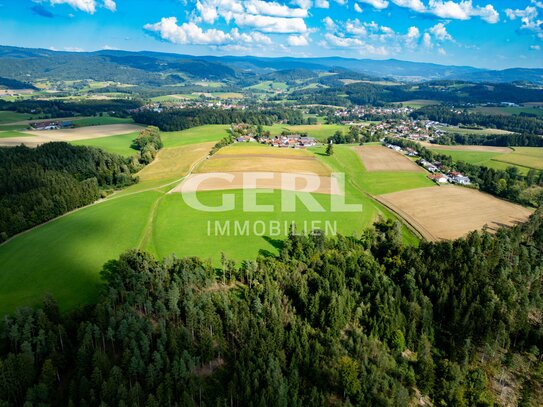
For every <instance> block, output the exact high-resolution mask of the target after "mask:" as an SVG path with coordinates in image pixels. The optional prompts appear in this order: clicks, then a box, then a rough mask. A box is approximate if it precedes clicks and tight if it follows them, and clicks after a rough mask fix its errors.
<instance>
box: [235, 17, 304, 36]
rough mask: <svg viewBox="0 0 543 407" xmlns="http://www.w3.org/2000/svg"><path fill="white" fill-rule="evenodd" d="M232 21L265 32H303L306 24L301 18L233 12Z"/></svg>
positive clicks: (240, 25)
mask: <svg viewBox="0 0 543 407" xmlns="http://www.w3.org/2000/svg"><path fill="white" fill-rule="evenodd" d="M234 21H235V22H236V24H237V25H238V26H239V27H249V28H254V29H256V30H259V31H263V32H267V33H282V34H288V33H304V32H306V31H307V26H306V25H305V21H304V19H303V18H284V17H271V16H261V15H253V14H235V15H234Z"/></svg>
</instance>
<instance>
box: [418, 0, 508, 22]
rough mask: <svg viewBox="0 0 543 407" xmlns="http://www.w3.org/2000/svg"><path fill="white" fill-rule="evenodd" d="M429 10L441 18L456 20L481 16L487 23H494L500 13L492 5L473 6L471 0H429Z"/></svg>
mask: <svg viewBox="0 0 543 407" xmlns="http://www.w3.org/2000/svg"><path fill="white" fill-rule="evenodd" d="M428 6H429V12H430V13H432V14H435V15H436V16H438V17H441V18H452V19H456V20H469V19H470V18H471V17H475V16H477V17H481V19H483V20H484V21H486V22H487V23H491V24H495V23H497V22H498V21H499V19H500V15H499V13H498V12H497V11H496V10H495V9H494V6H492V5H491V4H487V5H486V6H485V7H478V6H477V7H473V4H472V1H471V0H463V1H461V2H460V3H456V2H454V1H450V0H449V1H443V0H430V2H429V4H428Z"/></svg>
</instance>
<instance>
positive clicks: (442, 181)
mask: <svg viewBox="0 0 543 407" xmlns="http://www.w3.org/2000/svg"><path fill="white" fill-rule="evenodd" d="M428 178H430V179H431V180H432V181H434V182H437V183H438V184H446V183H447V182H449V179H448V178H447V177H446V176H445V175H443V174H431V175H428Z"/></svg>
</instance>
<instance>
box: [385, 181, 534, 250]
mask: <svg viewBox="0 0 543 407" xmlns="http://www.w3.org/2000/svg"><path fill="white" fill-rule="evenodd" d="M375 198H376V199H377V200H378V201H379V202H381V203H382V204H384V205H385V206H387V207H388V208H390V209H391V210H392V211H394V212H396V213H397V214H398V215H400V216H401V217H402V218H404V219H405V221H406V222H407V223H409V224H410V225H411V226H412V227H414V228H415V229H417V230H418V231H419V232H420V234H421V235H422V236H423V237H424V238H425V239H427V240H432V241H436V240H449V239H456V238H459V237H462V236H464V235H466V234H467V233H468V232H471V231H473V230H479V229H483V228H484V227H485V226H486V228H487V229H488V230H490V231H495V230H497V229H498V228H499V227H501V226H512V225H515V224H518V223H520V222H525V221H526V219H527V218H528V216H530V214H531V213H532V212H533V211H532V210H531V209H528V208H525V207H523V206H520V205H516V204H513V203H510V202H507V201H503V200H501V199H498V198H495V197H493V196H491V195H488V194H485V193H482V192H479V191H477V190H474V189H470V188H465V187H460V186H452V185H451V186H439V187H438V186H435V187H427V188H419V189H412V190H408V191H401V192H394V193H391V194H385V195H380V196H377V197H375Z"/></svg>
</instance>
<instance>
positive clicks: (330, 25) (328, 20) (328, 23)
mask: <svg viewBox="0 0 543 407" xmlns="http://www.w3.org/2000/svg"><path fill="white" fill-rule="evenodd" d="M322 22H323V23H324V25H325V26H326V29H327V30H333V29H335V28H336V23H334V20H332V19H331V18H330V17H329V16H326V17H325V18H324V20H322Z"/></svg>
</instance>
